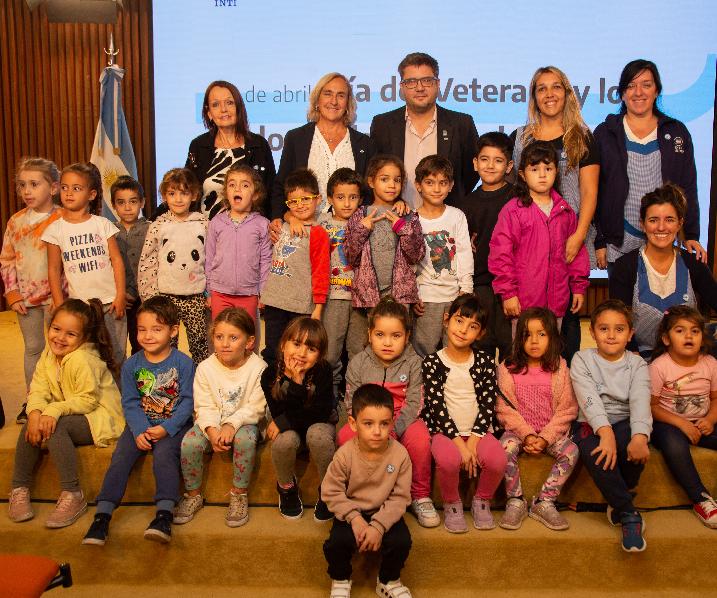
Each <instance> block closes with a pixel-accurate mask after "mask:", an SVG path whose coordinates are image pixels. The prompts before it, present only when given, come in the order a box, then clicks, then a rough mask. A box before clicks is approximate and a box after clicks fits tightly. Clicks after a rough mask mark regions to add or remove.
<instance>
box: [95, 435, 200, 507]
mask: <svg viewBox="0 0 717 598" xmlns="http://www.w3.org/2000/svg"><path fill="white" fill-rule="evenodd" d="M191 427H192V425H191V422H187V424H186V425H185V426H184V427H183V428H182V429H181V430H180V431H179V432H177V434H175V435H174V436H165V437H164V438H162V439H161V440H158V441H157V442H155V443H154V445H153V446H152V471H153V472H154V482H155V495H154V501H155V502H159V501H160V500H171V501H173V502H175V503H176V502H177V501H178V500H179V484H180V482H181V480H182V472H181V469H180V455H181V447H182V439H183V438H184V435H185V434H186V433H187V430H189V428H191ZM148 452H149V451H141V450H140V449H138V448H137V444H136V443H135V440H134V435H133V434H132V431H131V430H130V429H129V426H127V427H125V429H124V432H122V434H121V436H120V437H119V440H117V446H116V447H115V452H114V453H112V462H111V463H110V466H109V468H108V469H107V473H106V474H105V479H104V481H103V482H102V489H101V490H100V493H99V495H98V496H97V502H100V501H107V502H111V503H112V504H114V505H115V506H119V504H120V502H122V497H123V496H124V493H125V490H126V489H127V482H128V481H129V474H130V472H131V471H132V468H133V467H134V464H135V463H136V462H137V459H139V458H140V457H141V456H142V455H146V454H147V453H148Z"/></svg>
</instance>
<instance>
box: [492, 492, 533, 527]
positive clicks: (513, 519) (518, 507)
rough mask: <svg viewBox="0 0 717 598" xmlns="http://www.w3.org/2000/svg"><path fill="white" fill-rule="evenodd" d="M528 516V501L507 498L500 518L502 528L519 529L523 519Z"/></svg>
mask: <svg viewBox="0 0 717 598" xmlns="http://www.w3.org/2000/svg"><path fill="white" fill-rule="evenodd" d="M527 516H528V503H526V502H525V501H524V500H523V499H522V498H515V497H513V498H509V499H508V502H507V503H505V513H504V514H503V517H502V518H501V520H500V523H499V524H498V525H500V527H502V528H503V529H520V526H521V525H523V520H524V519H525V518H526V517H527Z"/></svg>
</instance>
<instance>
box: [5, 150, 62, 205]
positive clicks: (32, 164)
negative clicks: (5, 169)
mask: <svg viewBox="0 0 717 598" xmlns="http://www.w3.org/2000/svg"><path fill="white" fill-rule="evenodd" d="M25 170H34V171H37V172H39V173H41V174H42V177H43V178H44V179H45V180H46V181H47V183H48V184H49V185H50V186H52V185H54V184H59V182H60V170H59V168H57V164H55V163H54V162H53V161H52V160H46V159H45V158H21V159H20V161H19V162H18V163H17V166H16V167H15V178H17V177H18V175H19V174H20V173H21V172H23V171H25ZM59 199H60V194H59V193H55V194H54V195H53V196H52V201H53V202H54V203H57V202H58V201H59Z"/></svg>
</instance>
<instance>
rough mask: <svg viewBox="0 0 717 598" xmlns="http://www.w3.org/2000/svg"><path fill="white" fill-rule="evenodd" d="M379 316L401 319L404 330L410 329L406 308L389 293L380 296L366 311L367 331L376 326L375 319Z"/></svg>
mask: <svg viewBox="0 0 717 598" xmlns="http://www.w3.org/2000/svg"><path fill="white" fill-rule="evenodd" d="M379 318H396V319H397V320H400V321H401V324H403V327H404V328H405V330H406V332H410V331H411V320H410V318H409V317H408V310H407V309H406V307H405V306H404V305H402V304H401V303H399V302H398V301H396V300H395V299H394V298H393V297H392V296H391V295H384V296H383V297H381V300H380V301H379V302H378V305H376V307H374V308H373V309H372V310H371V311H370V312H368V329H369V331H371V330H373V329H374V328H375V327H376V320H378V319H379Z"/></svg>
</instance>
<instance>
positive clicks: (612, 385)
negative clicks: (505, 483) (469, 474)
mask: <svg viewBox="0 0 717 598" xmlns="http://www.w3.org/2000/svg"><path fill="white" fill-rule="evenodd" d="M633 332H634V330H633V327H632V313H631V312H630V310H629V309H628V308H627V306H626V305H625V304H624V303H623V302H622V301H620V300H619V299H608V300H607V301H603V302H602V303H601V304H600V305H598V306H597V307H596V308H595V309H594V310H593V313H592V315H591V317H590V335H591V336H592V337H593V339H594V340H595V344H596V345H597V348H595V349H583V350H582V351H578V352H577V353H576V354H575V356H574V357H573V361H572V365H571V368H570V378H571V380H572V382H573V390H574V391H575V397H576V399H577V401H578V406H579V407H580V411H579V414H578V420H577V422H575V424H574V425H573V430H572V436H573V438H572V439H573V442H575V444H577V445H578V448H579V449H580V459H581V460H582V462H583V464H584V465H585V467H586V468H587V470H588V472H589V473H590V476H591V477H592V479H593V481H594V482H595V485H596V486H597V487H598V489H599V490H600V492H601V493H602V495H603V496H604V497H605V500H606V501H607V503H608V511H607V515H608V521H609V522H610V523H611V524H612V525H622V548H623V550H625V551H627V552H640V551H642V550H645V547H646V546H647V543H646V542H645V538H644V537H643V531H644V525H643V522H642V516H641V515H640V513H638V512H637V509H636V508H635V505H634V504H633V499H634V490H635V488H636V487H637V483H638V481H639V480H640V475H641V474H642V470H643V469H644V467H645V463H647V460H648V458H649V457H650V449H649V448H648V446H647V441H648V439H649V437H650V432H651V431H652V414H651V413H650V374H649V372H648V369H647V363H645V360H644V359H642V357H640V356H639V355H636V354H634V353H631V352H630V351H626V350H625V349H626V347H627V343H628V342H630V339H631V338H632V334H633Z"/></svg>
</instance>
